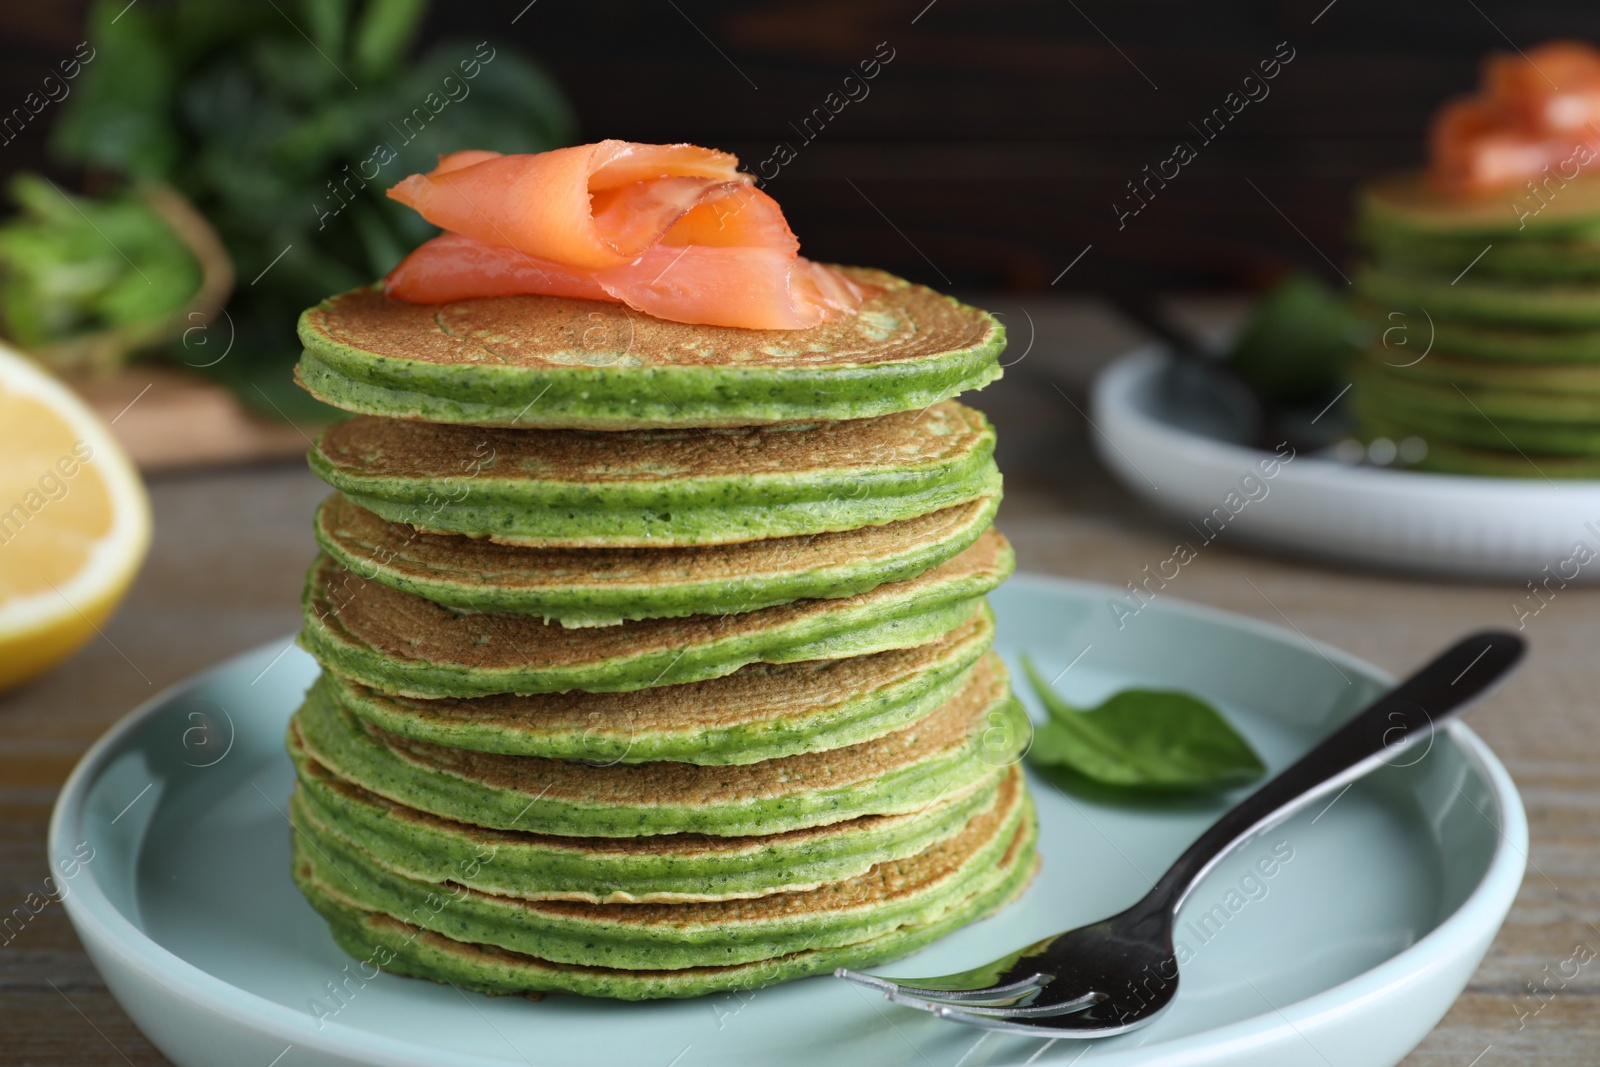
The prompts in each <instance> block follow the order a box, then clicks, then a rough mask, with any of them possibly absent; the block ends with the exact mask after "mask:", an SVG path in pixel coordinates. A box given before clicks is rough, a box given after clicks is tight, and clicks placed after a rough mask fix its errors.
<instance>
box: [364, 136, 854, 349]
mask: <svg viewBox="0 0 1600 1067" xmlns="http://www.w3.org/2000/svg"><path fill="white" fill-rule="evenodd" d="M738 168H739V161H738V159H737V158H736V157H734V156H731V155H729V154H727V153H726V152H716V151H713V150H711V149H707V148H698V147H696V146H694V145H686V144H678V145H648V144H635V143H632V142H629V141H601V142H599V143H598V144H592V145H580V146H578V147H576V148H560V149H556V150H555V151H552V152H540V153H537V154H532V155H500V154H499V153H495V152H483V151H465V152H455V153H452V154H451V155H448V156H443V157H441V158H440V160H439V165H438V166H437V167H435V168H434V169H433V170H432V171H429V172H428V173H427V174H413V175H411V176H410V177H408V178H405V179H404V180H402V181H401V182H399V183H398V184H397V185H395V186H394V188H392V189H390V190H389V195H390V196H391V197H393V198H394V199H396V200H398V201H400V202H401V203H403V204H406V205H407V206H409V207H411V208H414V209H415V210H416V211H417V212H418V213H419V214H420V215H422V217H423V218H425V219H427V220H428V221H429V222H431V223H433V224H434V225H436V226H439V227H441V228H442V229H444V230H445V231H447V232H445V233H444V234H441V235H440V236H438V237H435V238H434V239H433V240H431V241H428V242H426V243H424V244H423V245H422V246H421V247H419V248H418V249H417V250H416V251H414V252H412V253H411V254H410V255H409V256H407V257H406V258H405V259H404V260H402V261H401V263H400V265H399V266H397V267H395V269H394V270H393V271H391V272H390V273H389V276H388V277H387V278H386V279H385V280H384V285H385V290H386V291H387V292H388V294H389V295H390V296H393V297H396V298H397V299H400V300H407V301H411V302H413V303H420V304H437V303H444V302H447V301H451V300H464V299H468V298H471V297H483V296H513V295H518V294H524V293H537V294H542V295H546V296H567V297H578V298H583V299H589V300H611V301H615V302H618V303H622V304H626V305H628V306H629V307H631V308H634V309H636V310H638V311H642V312H644V313H645V314H648V315H654V316H655V317H656V318H661V319H668V320H671V321H674V322H690V323H699V324H703V325H711V326H740V327H744V328H746V329H758V330H799V329H806V328H808V327H811V326H815V325H817V324H819V323H822V322H827V321H831V320H833V319H837V318H839V317H840V316H842V315H844V314H847V313H849V312H852V311H854V310H855V309H856V308H857V307H859V306H860V304H861V300H862V298H863V297H864V296H865V293H864V291H863V290H862V289H861V287H860V286H859V285H857V284H856V283H854V282H852V281H850V280H849V279H847V278H845V277H844V276H843V275H842V274H840V273H839V272H838V271H835V270H832V269H830V268H828V267H825V266H823V265H822V264H819V263H814V262H812V261H811V260H808V259H805V258H804V257H802V256H801V255H800V254H799V252H800V242H799V241H798V240H797V239H796V238H795V235H794V233H793V231H791V230H790V229H789V224H788V222H787V221H785V219H784V217H783V210H782V209H781V208H780V207H779V206H778V203H777V201H775V200H773V199H772V198H771V197H770V196H768V195H767V194H766V193H764V192H762V191H761V190H759V189H757V188H756V187H755V186H754V185H753V184H752V182H751V179H750V176H749V175H748V174H746V173H744V172H742V171H740V170H739V169H738Z"/></svg>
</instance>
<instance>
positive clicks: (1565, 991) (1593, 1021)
mask: <svg viewBox="0 0 1600 1067" xmlns="http://www.w3.org/2000/svg"><path fill="white" fill-rule="evenodd" d="M990 306H991V307H992V308H993V309H994V310H996V311H1000V312H1002V313H1004V314H1006V315H1007V316H1008V321H1009V322H1010V323H1011V328H1012V331H1013V333H1012V337H1013V345H1012V350H1011V353H1010V354H1009V356H1008V358H1010V359H1017V358H1018V357H1022V358H1021V361H1020V362H1018V363H1017V364H1015V365H1014V366H1012V367H1011V368H1010V369H1009V370H1008V371H1007V375H1006V378H1005V379H1004V380H1003V381H1002V382H1000V383H998V384H997V385H995V386H992V387H990V389H989V390H987V391H985V392H984V393H983V394H982V396H981V401H980V402H981V405H982V406H983V407H984V408H985V409H986V410H988V411H989V412H990V414H991V415H992V417H993V418H994V419H995V422H996V424H997V426H998V427H999V431H1000V438H1001V445H1000V461H1001V466H1002V468H1003V469H1004V470H1005V472H1006V475H1007V485H1006V500H1005V504H1004V507H1003V510H1002V512H1001V517H1000V522H1001V525H1002V526H1003V527H1004V529H1005V531H1006V533H1007V534H1008V535H1009V536H1010V537H1011V539H1012V541H1013V542H1014V543H1015V544H1016V547H1017V554H1018V557H1019V562H1020V565H1021V566H1022V567H1023V568H1025V569H1029V570H1035V571H1045V572H1051V573H1056V574H1063V575H1071V576H1073V577H1076V578H1087V579H1095V580H1099V581H1104V582H1109V583H1112V584H1115V585H1121V584H1122V583H1124V582H1126V581H1128V580H1130V579H1133V578H1135V577H1136V576H1138V575H1139V573H1140V572H1141V569H1142V568H1143V567H1144V566H1145V564H1147V563H1152V562H1155V561H1159V560H1160V559H1164V558H1165V557H1166V555H1167V554H1168V553H1169V552H1170V548H1171V545H1172V543H1173V534H1172V532H1171V530H1170V529H1169V527H1168V526H1167V524H1166V523H1165V522H1164V521H1163V520H1161V519H1159V518H1158V517H1156V516H1155V515H1154V514H1153V513H1152V512H1151V511H1149V510H1148V509H1147V508H1145V507H1144V506H1143V505H1141V504H1138V503H1136V502H1135V501H1134V500H1133V498H1132V497H1131V496H1129V494H1127V493H1126V492H1125V491H1123V490H1122V489H1121V488H1120V487H1119V486H1117V485H1115V484H1114V483H1113V482H1111V481H1110V479H1109V478H1108V477H1107V476H1106V475H1105V473H1104V472H1103V471H1102V470H1101V469H1100V468H1099V466H1098V465H1097V464H1096V463H1095V461H1094V460H1093V458H1092V457H1091V455H1090V452H1089V445H1088V438H1087V435H1086V427H1085V426H1084V420H1083V418H1082V416H1081V415H1080V414H1079V412H1078V411H1077V410H1076V409H1075V407H1074V403H1075V404H1076V405H1077V407H1078V408H1086V407H1087V404H1086V401H1085V399H1084V393H1085V388H1086V386H1087V383H1088V381H1089V379H1090V378H1091V376H1092V375H1093V373H1094V372H1095V371H1096V370H1097V369H1098V368H1099V367H1100V366H1102V365H1103V364H1104V363H1105V362H1106V360H1108V359H1109V358H1111V357H1112V356H1113V355H1115V354H1116V353H1117V352H1118V351H1120V350H1123V349H1125V348H1126V347H1128V345H1129V344H1130V343H1132V342H1135V341H1137V340H1138V338H1136V337H1134V336H1132V335H1131V334H1129V333H1127V332H1126V331H1125V330H1124V329H1122V328H1119V326H1118V325H1117V324H1116V323H1115V322H1114V321H1113V320H1112V319H1111V318H1110V317H1109V316H1108V315H1107V314H1105V313H1104V311H1102V310H1101V309H1100V307H1099V306H1098V305H1096V304H1093V303H1090V302H1087V301H1067V300H1063V301H1058V302H1052V301H1041V300H1032V301H1029V302H1028V303H1027V304H1026V307H1023V306H1019V305H1017V304H1016V302H1015V301H1008V300H1005V299H999V300H995V301H992V302H990ZM1180 310H1181V311H1182V312H1183V313H1185V314H1187V315H1189V316H1190V317H1191V319H1192V320H1193V321H1196V322H1201V323H1204V322H1214V321H1217V320H1219V319H1222V318H1226V317H1227V315H1228V314H1229V312H1230V310H1232V309H1231V308H1230V307H1229V306H1228V305H1226V304H1222V303H1219V302H1215V301H1213V302H1206V303H1199V302H1190V303H1185V304H1182V305H1180ZM1024 311H1026V312H1027V313H1028V315H1031V317H1032V320H1033V322H1034V324H1035V327H1036V329H1037V336H1036V337H1035V338H1034V339H1033V343H1032V346H1031V348H1030V347H1028V341H1029V333H1030V330H1029V328H1028V326H1027V324H1026V316H1024V314H1023V312H1024ZM1024 352H1026V354H1025V355H1024ZM1054 386H1060V387H1061V388H1062V389H1064V390H1065V392H1066V394H1067V396H1069V397H1071V399H1072V402H1070V403H1069V401H1068V400H1067V399H1064V398H1063V397H1062V396H1061V395H1060V394H1059V393H1058V392H1057V391H1056V389H1055V388H1054ZM150 488H151V495H152V498H153V500H154V504H155V512H156V538H155V547H154V550H153V551H152V553H151V557H150V561H149V563H148V564H147V566H146V567H145V570H144V573H143V575H142V576H141V578H140V579H139V581H138V583H137V585H136V586H135V588H134V590H133V593H132V595H131V596H130V597H129V599H128V601H127V603H126V604H125V605H124V606H123V608H122V609H121V611H120V612H119V613H118V615H117V616H116V617H115V619H114V620H113V621H112V622H111V623H110V624H109V625H108V626H106V627H105V633H104V639H101V640H96V641H95V642H94V643H93V644H91V645H89V646H88V647H87V648H85V649H84V650H83V651H81V652H80V653H78V654H77V655H76V656H75V657H74V658H73V659H72V660H70V661H69V662H68V663H67V664H66V665H65V666H63V667H61V668H59V669H57V670H56V671H54V672H53V673H51V674H50V675H48V676H47V677H45V678H42V679H39V680H38V681H36V682H34V683H32V684H30V685H28V686H25V687H23V688H21V689H19V690H16V691H14V692H11V693H8V694H4V695H0V915H3V914H7V913H10V911H11V910H12V908H13V907H14V906H18V905H21V904H22V902H23V901H24V899H26V898H27V897H28V895H29V894H30V893H38V892H40V891H41V890H42V889H43V888H44V886H43V882H44V878H45V877H46V874H47V873H48V872H47V870H46V866H45V856H44V840H45V826H46V823H47V820H48V818H49V814H50V807H51V804H52V803H53V801H54V800H55V796H56V792H57V790H58V789H59V788H60V785H61V783H62V781H63V780H64V779H65V777H66V775H67V773H68V771H70V770H71V768H72V766H73V764H74V763H75V762H76V761H77V759H78V757H79V756H80V755H81V754H82V752H83V751H84V749H85V748H86V747H87V746H88V745H89V744H90V743H91V742H92V741H94V739H95V738H96V737H97V736H99V735H100V733H101V732H102V731H104V730H105V729H106V728H107V727H108V726H109V725H110V724H111V723H112V722H113V721H115V720H116V719H117V717H118V716H120V715H121V714H123V713H124V712H125V711H127V710H128V709H129V708H131V707H132V706H133V705H135V704H136V703H138V702H139V701H141V700H144V699H145V698H146V697H148V696H150V695H151V694H154V693H156V692H158V691H159V690H160V689H161V688H162V687H164V686H166V685H169V684H171V683H173V682H176V681H178V680H179V679H182V678H184V677H185V676H187V675H189V674H191V673H193V672H195V671H197V670H199V669H201V668H203V667H206V666H207V665H209V664H212V663H215V662H216V661H218V660H220V659H223V658H224V657H227V656H229V655H232V654H234V653H236V652H239V651H242V650H244V649H247V648H251V647H253V646H255V645H257V644H260V643H262V642H265V641H268V640H271V639H274V638H277V637H280V636H281V635H284V634H287V633H288V632H290V631H291V630H293V629H294V627H295V625H296V619H297V599H298V594H299V589H300V580H301V575H302V572H303V570H304V568H305V567H306V565H307V564H308V563H309V562H310V560H311V558H312V555H313V549H312V541H311V532H310V528H309V524H310V515H311V509H312V506H313V504H314V503H315V502H316V501H317V500H318V499H320V498H321V496H322V495H323V493H324V492H325V489H324V488H323V486H322V485H321V483H319V482H317V481H316V480H315V479H313V478H312V477H311V475H310V474H309V473H307V472H306V471H305V469H304V468H303V467H301V466H300V465H298V464H280V465H263V466H256V467H244V468H232V469H227V470H221V471H213V472H208V473H191V474H182V475H164V476H160V477H157V478H155V479H154V480H153V481H152V484H151V487H150ZM1247 578H1248V579H1249V581H1248V582H1247V581H1246V579H1247ZM1250 583H1254V585H1253V586H1252V584H1250ZM1175 585H1176V588H1172V589H1170V590H1169V592H1170V593H1171V594H1172V595H1174V596H1179V597H1183V598H1186V599H1189V600H1194V601H1199V602H1201V603H1205V604H1212V605H1216V606H1218V607H1222V608H1226V609H1229V610H1232V611H1236V612H1241V613H1243V614H1246V615H1253V616H1256V617H1258V618H1261V619H1264V620H1266V621H1268V622H1271V623H1273V624H1276V625H1281V624H1282V622H1283V618H1284V616H1287V617H1288V618H1289V619H1291V620H1292V621H1293V624H1294V625H1295V626H1296V627H1298V628H1299V629H1300V630H1301V631H1303V632H1304V633H1306V634H1307V635H1309V636H1311V637H1313V638H1316V639H1319V640H1322V641H1326V642H1329V643H1331V644H1334V645H1338V646H1340V647H1342V648H1345V649H1348V650H1349V651H1351V652H1353V653H1355V654H1356V655H1358V656H1362V657H1365V658H1366V659H1368V660H1370V661H1372V662H1374V663H1377V664H1378V665H1380V666H1382V667H1384V668H1386V669H1388V670H1390V671H1401V670H1404V669H1407V668H1409V667H1411V666H1413V665H1415V664H1416V663H1418V662H1420V661H1421V660H1422V659H1423V658H1424V657H1427V656H1428V655H1430V654H1431V653H1433V652H1435V651H1436V650H1437V649H1439V648H1440V647H1441V646H1442V645H1444V644H1445V643H1446V642H1448V641H1449V640H1451V639H1453V638H1454V637H1456V636H1458V635H1459V634H1460V633H1462V632H1463V631H1464V630H1466V629H1467V628H1468V627H1471V626H1475V625H1496V626H1507V625H1513V624H1514V622H1515V618H1514V615H1513V612H1512V609H1511V604H1512V603H1513V602H1514V601H1515V600H1517V598H1518V596H1519V594H1520V593H1521V592H1522V591H1521V590H1519V589H1516V588H1513V587H1511V586H1508V585H1470V584H1457V583H1445V582H1438V581H1424V580H1413V579H1408V578H1403V577H1394V576H1380V575H1373V574H1363V573H1359V572H1354V571H1347V570H1341V569H1335V568H1332V567H1326V566H1320V565H1315V564H1308V563H1305V562H1301V561H1296V560H1290V559H1281V558H1273V557H1268V556H1263V555H1260V554H1256V553H1250V552H1246V551H1242V550H1236V549H1235V548H1234V547H1231V546H1229V545H1228V544H1227V543H1226V539H1225V538H1224V539H1223V540H1219V541H1218V542H1217V543H1216V545H1215V546H1214V547H1212V548H1209V549H1208V550H1207V551H1206V552H1205V553H1203V554H1201V555H1200V557H1199V558H1198V559H1197V560H1195V561H1194V562H1193V563H1192V564H1190V565H1188V566H1186V567H1185V568H1184V571H1183V574H1182V576H1181V579H1180V580H1179V581H1178V582H1177V583H1175ZM1280 611H1281V612H1282V614H1281V615H1280V614H1279V612H1280ZM1527 634H1528V637H1529V638H1530V640H1531V644H1532V652H1531V656H1530V659H1529V662H1528V663H1527V665H1526V666H1525V667H1524V668H1523V669H1522V670H1521V671H1520V672H1519V673H1518V674H1517V676H1516V677H1515V678H1514V679H1513V680H1512V681H1511V682H1510V683H1509V684H1508V685H1507V686H1506V687H1505V688H1504V689H1502V690H1501V691H1500V692H1499V693H1497V694H1496V695H1495V696H1494V697H1493V698H1492V699H1491V700H1489V701H1488V702H1486V703H1485V704H1484V705H1482V706H1481V707H1479V708H1477V709H1475V710H1474V711H1473V712H1472V725H1473V728H1474V729H1476V730H1477V731H1478V732H1479V733H1480V734H1481V735H1482V736H1483V737H1484V738H1485V740H1487V741H1488V742H1489V744H1490V745H1492V746H1493V748H1494V749H1495V751H1496V752H1497V753H1499V755H1500V757H1501V759H1503V760H1504V761H1505V763H1506V766H1507V767H1509V768H1510V771H1511V774H1512V776H1513V777H1514V778H1515V779H1516V781H1517V784H1518V785H1519V787H1520V788H1521V790H1522V794H1523V798H1524V799H1525V801H1526V803H1527V807H1528V816H1529V820H1530V822H1531V828H1532V849H1531V855H1530V860H1531V866H1530V868H1529V871H1528V876H1527V878H1526V879H1525V880H1524V883H1523V886H1522V891H1521V893H1520V895H1519V896H1518V898H1517V902H1516V905H1515V907H1514V908H1513V909H1512V912H1511V916H1510V918H1509V920H1508V921H1507V923H1506V926H1505V929H1504V930H1503V931H1502V932H1501V934H1500V936H1499V938H1498V939H1497V940H1496V941H1495V943H1494V947H1493V948H1492V949H1491V950H1490V952H1489V955H1488V958H1487V959H1486V960H1485V961H1484V963H1483V966H1482V967H1481V968H1480V969H1479V971H1478V973H1477V975H1476V976H1475V977H1474V978H1473V980H1472V983H1471V985H1470V986H1469V987H1468V989H1467V991H1466V993H1465V994H1464V995H1463V996H1462V998H1461V1000H1460V1001H1459V1002H1458V1003H1457V1004H1456V1005H1455V1007H1454V1008H1453V1009H1452V1010H1451V1012H1450V1014H1449V1015H1448V1016H1447V1017H1446V1018H1445V1020H1444V1021H1443V1023H1441V1024H1440V1026H1439V1028H1438V1029H1437V1030H1436V1031H1434V1033H1433V1034H1432V1035H1430V1036H1429V1037H1428V1038H1427V1040H1426V1041H1424V1042H1423V1044H1422V1046H1421V1047H1420V1048H1419V1049H1418V1050H1417V1051H1416V1052H1415V1053H1413V1054H1412V1055H1411V1056H1410V1057H1409V1058H1408V1059H1407V1060H1406V1061H1405V1063H1406V1064H1407V1065H1408V1067H1500V1065H1508V1064H1537V1065H1540V1067H1569V1065H1570V1067H1579V1065H1585V1067H1589V1065H1593V1064H1595V1063H1597V1062H1600V999H1597V996H1596V994H1597V993H1600V978H1597V975H1600V969H1597V968H1596V967H1594V966H1589V967H1585V968H1584V969H1583V970H1582V971H1581V972H1580V973H1579V974H1578V975H1577V977H1576V978H1574V979H1572V980H1571V981H1569V982H1567V984H1566V985H1565V987H1559V981H1550V982H1548V988H1558V991H1557V992H1555V993H1554V994H1553V995H1552V994H1550V993H1541V998H1542V999H1534V998H1533V997H1532V996H1531V995H1530V994H1529V992H1528V986H1529V983H1540V982H1544V981H1546V980H1547V978H1548V976H1550V975H1555V974H1557V973H1558V968H1559V966H1560V964H1561V963H1562V962H1563V961H1565V960H1567V959H1568V958H1569V957H1571V956H1572V955H1573V953H1574V949H1575V948H1578V947H1580V946H1582V947H1583V949H1584V952H1585V953H1586V954H1588V955H1590V956H1593V955H1594V954H1595V952H1596V950H1600V928H1597V927H1596V926H1595V925H1592V923H1593V922H1597V921H1600V851H1597V844H1600V841H1597V838H1600V761H1597V759H1596V757H1595V745H1596V740H1597V731H1596V728H1595V705H1596V702H1597V698H1600V591H1591V590H1582V589H1577V588H1572V589H1568V590H1564V591H1562V592H1561V593H1560V594H1559V596H1558V597H1557V599H1556V600H1555V601H1554V602H1552V603H1551V604H1549V605H1548V606H1547V607H1546V608H1545V609H1544V611H1542V612H1541V613H1540V614H1539V615H1538V616H1537V617H1536V618H1533V619H1530V620H1529V624H1528V630H1527ZM5 936H6V935H5V934H0V938H4V937H5ZM1546 968H1548V971H1547V970H1546ZM1536 1009H1537V1011H1536ZM1535 1011H1536V1013H1535ZM122 1062H127V1063H129V1064H136V1065H139V1067H144V1065H146V1064H164V1063H166V1062H167V1061H166V1060H165V1059H164V1058H163V1057H162V1056H161V1055H160V1053H158V1052H157V1051H156V1050H155V1049H154V1048H153V1047H152V1046H151V1045H150V1044H149V1043H148V1042H147V1041H146V1040H145V1039H144V1038H143V1037H142V1036H141V1035H140V1034H139V1032H138V1031H137V1030H136V1029H135V1028H134V1027H133V1025H132V1024H131V1023H130V1022H129V1020H128V1018H127V1016H125V1015H124V1014H123V1012H122V1010H121V1009H120V1008H119V1007H118V1006H117V1004H116V1002H115V1001H114V1000H113V999H112V998H111V996H110V994H109V993H108V992H107V990H106V988H105V986H104V984H102V982H101V981H100V978H99V976H98V974H96V972H95V969H94V967H93V966H92V965H91V964H90V962H89V960H88V959H87V957H86V956H85V955H84V953H83V950H82V948H81V947H80V946H79V943H78V940H77V938H76V936H75V935H74V934H73V931H72V929H71V927H70V925H69V924H68V922H67V920H66V917H65V915H64V914H63V911H62V908H61V906H60V905H59V904H55V903H52V904H50V905H48V906H47V907H45V908H44V909H43V910H42V911H41V912H40V913H39V914H38V915H36V916H35V917H34V918H33V919H32V920H31V921H30V922H29V923H28V924H27V925H26V926H25V927H23V928H22V929H21V930H20V931H17V932H15V933H14V934H13V935H11V936H10V940H9V941H5V943H3V944H0V1064H3V1065H12V1064H15V1065H23V1064H31V1065H36V1067H47V1065H49V1067H54V1065H74V1067H75V1065H89V1064H93V1065H97V1067H98V1065H103V1064H109V1063H122ZM285 1067H287V1065H285ZM1334 1067H1342V1065H1334Z"/></svg>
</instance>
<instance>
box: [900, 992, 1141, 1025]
mask: <svg viewBox="0 0 1600 1067" xmlns="http://www.w3.org/2000/svg"><path fill="white" fill-rule="evenodd" d="M889 999H890V1000H895V1001H899V1002H900V1003H902V1004H906V1003H910V1001H909V1000H905V999H902V998H901V997H898V996H895V995H893V994H891V995H890V997H889ZM1107 999H1109V998H1108V997H1107V996H1106V995H1105V994H1104V993H1096V992H1093V991H1091V992H1088V993H1085V994H1083V995H1082V996H1081V997H1075V998H1073V999H1072V1000H1064V1001H1059V1002H1054V1001H1053V1002H1051V1003H1048V1004H1023V1005H1016V1004H1014V1003H1013V1004H1006V1003H998V1004H985V1003H983V1002H981V1001H979V1002H969V1003H965V1004H955V1003H951V1002H949V1001H929V1003H930V1004H932V1005H933V1006H935V1007H948V1008H951V1009H952V1010H955V1011H959V1012H962V1013H963V1014H967V1015H990V1016H994V1017H996V1018H1001V1019H1028V1018H1034V1019H1037V1018H1043V1017H1045V1016H1050V1015H1071V1014H1072V1013H1073V1012H1079V1011H1083V1010H1084V1009H1085V1008H1092V1007H1094V1006H1095V1005H1096V1004H1099V1003H1100V1002H1101V1001H1103V1000H1107ZM917 1007H921V1005H920V1004H919V1005H917ZM928 1010H931V1009H928Z"/></svg>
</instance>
